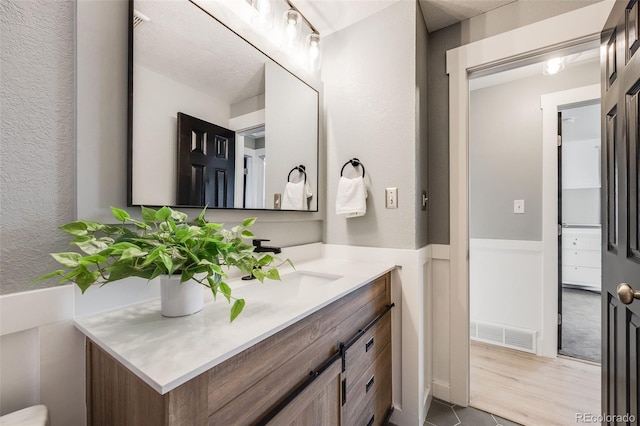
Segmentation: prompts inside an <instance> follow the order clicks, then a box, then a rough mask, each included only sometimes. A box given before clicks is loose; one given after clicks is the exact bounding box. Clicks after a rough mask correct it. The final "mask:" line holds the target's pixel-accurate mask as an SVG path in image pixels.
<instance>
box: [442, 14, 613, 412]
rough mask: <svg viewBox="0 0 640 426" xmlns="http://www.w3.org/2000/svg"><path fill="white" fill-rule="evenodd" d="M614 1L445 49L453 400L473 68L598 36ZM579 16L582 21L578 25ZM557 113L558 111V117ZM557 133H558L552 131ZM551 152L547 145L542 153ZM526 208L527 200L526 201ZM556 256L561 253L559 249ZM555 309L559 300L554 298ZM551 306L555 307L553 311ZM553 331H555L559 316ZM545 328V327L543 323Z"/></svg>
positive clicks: (460, 371)
mask: <svg viewBox="0 0 640 426" xmlns="http://www.w3.org/2000/svg"><path fill="white" fill-rule="evenodd" d="M611 8H612V4H611V3H610V2H600V3H595V4H593V5H590V6H586V7H583V8H581V9H578V10H576V11H574V12H571V13H567V14H565V15H559V16H556V17H554V18H550V19H547V20H544V21H540V22H538V23H536V24H532V25H528V26H526V27H522V28H519V29H517V30H514V31H512V32H509V33H505V34H501V35H498V36H494V37H490V38H487V39H483V40H480V41H478V42H475V43H471V44H468V45H465V46H461V47H459V48H457V49H453V50H450V51H448V52H447V73H448V74H449V99H450V107H449V120H450V121H449V122H450V124H449V138H450V155H449V158H450V250H449V259H450V268H449V288H450V291H449V307H450V309H451V312H455V313H456V315H452V316H451V317H450V324H449V329H450V330H451V333H450V336H449V341H448V345H447V348H448V350H449V359H450V369H449V385H450V400H451V402H453V403H456V404H459V405H462V406H466V405H468V403H469V320H470V319H469V280H468V279H469V264H468V261H467V259H468V256H469V250H468V248H469V245H468V236H469V232H468V231H469V227H468V221H469V219H468V204H469V199H468V182H469V175H468V167H467V166H468V158H469V157H468V153H467V152H468V138H467V136H468V112H469V99H468V96H469V92H468V87H469V72H470V71H473V70H480V69H482V68H487V67H489V66H495V65H496V64H501V63H505V62H509V61H512V60H513V59H514V58H517V59H520V58H523V57H524V58H529V57H531V56H532V55H535V54H540V53H541V52H548V51H549V49H551V48H557V47H558V46H567V47H570V46H575V45H576V42H577V41H579V42H586V41H595V40H598V39H599V33H600V31H601V29H602V27H603V26H604V21H605V20H606V17H607V16H608V14H609V12H610V10H611ZM576 22H579V23H580V25H576ZM556 119H557V117H556ZM552 137H555V138H557V134H552ZM556 148H557V147H556V146H555V145H554V146H553V152H554V154H550V153H549V152H548V150H546V149H545V148H544V147H543V154H542V155H543V156H546V155H554V156H555V155H557V154H555V150H556ZM549 186H550V187H551V191H552V192H553V191H554V190H555V191H556V193H555V197H554V201H553V204H557V175H556V177H555V178H554V179H553V180H552V181H547V180H546V179H544V178H543V182H542V187H543V188H546V187H549ZM525 208H526V206H525ZM545 210H552V211H551V214H548V212H545V215H544V216H543V218H542V222H543V229H546V227H545V226H544V225H545V224H547V222H549V221H550V222H551V223H554V224H555V225H554V226H555V227H557V220H558V217H557V211H555V210H556V209H545ZM542 244H543V249H544V252H546V251H547V250H546V248H547V246H549V247H551V250H553V247H556V249H555V250H557V229H555V232H553V233H552V235H550V236H545V235H543V239H542ZM556 256H557V255H556ZM555 264H556V269H555V270H552V271H547V270H545V271H543V279H544V280H545V282H547V281H551V282H557V257H556V259H555ZM554 311H555V312H556V313H557V301H556V302H555V304H554ZM552 312H553V311H552ZM551 328H552V330H551V331H547V333H549V334H550V335H556V334H557V321H556V322H555V324H552V327H551ZM545 329H546V328H545ZM554 349H555V348H554Z"/></svg>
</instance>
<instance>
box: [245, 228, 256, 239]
mask: <svg viewBox="0 0 640 426" xmlns="http://www.w3.org/2000/svg"><path fill="white" fill-rule="evenodd" d="M253 237H255V235H253V232H251V231H249V230H248V229H244V230H242V238H253Z"/></svg>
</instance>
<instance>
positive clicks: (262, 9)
mask: <svg viewBox="0 0 640 426" xmlns="http://www.w3.org/2000/svg"><path fill="white" fill-rule="evenodd" d="M251 6H253V8H254V9H255V10H257V11H258V14H257V15H256V16H254V17H253V18H252V19H251V23H252V24H254V25H256V26H257V27H259V28H260V29H262V30H264V31H269V30H271V29H272V28H273V7H272V6H271V0H252V1H251Z"/></svg>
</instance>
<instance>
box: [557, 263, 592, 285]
mask: <svg viewBox="0 0 640 426" xmlns="http://www.w3.org/2000/svg"><path fill="white" fill-rule="evenodd" d="M601 272H602V270H601V269H600V268H589V267H585V266H563V267H562V282H563V283H567V284H588V285H595V286H600V282H601Z"/></svg>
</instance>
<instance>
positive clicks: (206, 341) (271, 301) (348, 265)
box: [75, 258, 395, 394]
mask: <svg viewBox="0 0 640 426" xmlns="http://www.w3.org/2000/svg"><path fill="white" fill-rule="evenodd" d="M295 266H296V271H308V272H317V273H322V274H330V275H335V276H339V278H337V279H336V280H335V281H332V282H330V283H328V284H322V285H319V286H317V287H314V288H309V287H308V286H305V288H301V287H300V286H298V285H295V284H293V285H290V284H288V283H286V282H280V281H271V280H265V281H264V283H260V282H258V281H248V282H247V281H241V280H239V279H238V280H232V281H229V285H230V286H231V288H232V290H233V293H232V294H233V296H234V297H238V298H244V299H245V300H246V306H245V308H244V311H243V312H242V313H241V314H240V316H239V317H238V318H236V320H235V321H234V322H233V323H229V312H230V308H231V306H230V305H229V304H228V303H227V301H226V299H224V297H222V296H221V295H220V296H219V297H218V299H217V301H215V302H214V301H213V298H212V296H211V294H210V292H208V290H207V289H205V291H207V292H208V293H207V294H206V295H205V296H206V300H207V301H209V302H207V303H205V305H204V308H203V310H202V311H200V312H199V313H196V314H194V315H191V316H187V317H180V318H165V317H163V316H161V315H160V300H159V299H157V300H153V301H148V302H144V303H139V304H135V305H129V306H126V307H123V308H119V309H115V310H111V311H108V312H104V313H100V314H95V315H91V316H87V317H79V318H76V319H75V326H76V327H77V328H78V329H79V330H80V331H82V332H83V333H84V334H85V335H86V336H87V337H89V338H90V339H91V340H92V341H93V342H95V343H96V344H97V345H99V346H100V347H101V348H102V349H104V350H105V351H106V352H108V353H109V354H110V355H111V356H113V357H114V358H115V359H117V360H118V361H119V362H121V363H122V364H123V365H125V366H126V367H127V368H129V369H130V370H131V371H132V372H133V373H135V374H136V375H137V376H138V377H140V378H141V379H142V380H144V381H145V382H146V383H147V384H149V385H150V386H151V387H152V388H153V389H155V390H156V391H158V392H159V393H161V394H164V393H167V392H169V391H171V390H172V389H174V388H176V387H178V386H180V385H181V384H183V383H186V382H187V381H189V380H190V379H192V378H194V377H196V376H198V375H199V374H201V373H203V372H205V371H207V370H209V369H210V368H212V367H214V366H216V365H217V364H220V363H221V362H223V361H225V360H227V359H229V358H231V357H232V356H234V355H236V354H238V353H240V352H242V351H243V350H245V349H247V348H249V347H251V346H253V345H255V344H256V343H258V342H260V341H261V340H263V339H265V338H267V337H269V336H271V335H273V334H275V333H277V332H278V331H280V330H282V329H284V328H286V327H288V326H289V325H291V324H293V323H295V322H296V321H299V320H300V319H302V318H304V317H306V316H308V315H310V314H312V313H313V312H316V311H318V310H319V309H321V308H323V307H324V306H327V305H328V304H330V303H331V302H333V301H335V300H337V299H339V298H341V297H342V296H344V295H346V294H348V293H350V292H352V291H353V290H355V289H357V288H359V287H361V286H362V285H364V284H366V283H368V282H370V281H371V280H373V279H376V278H378V277H380V276H382V275H384V274H385V273H386V272H389V271H391V270H392V269H394V268H395V265H393V264H391V263H389V264H385V263H380V262H362V261H352V260H349V261H348V260H343V259H332V258H320V259H317V260H312V261H307V262H301V263H296V265H295ZM292 272H293V269H291V268H289V267H287V268H280V273H281V276H283V277H284V276H285V275H286V274H288V273H292Z"/></svg>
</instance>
